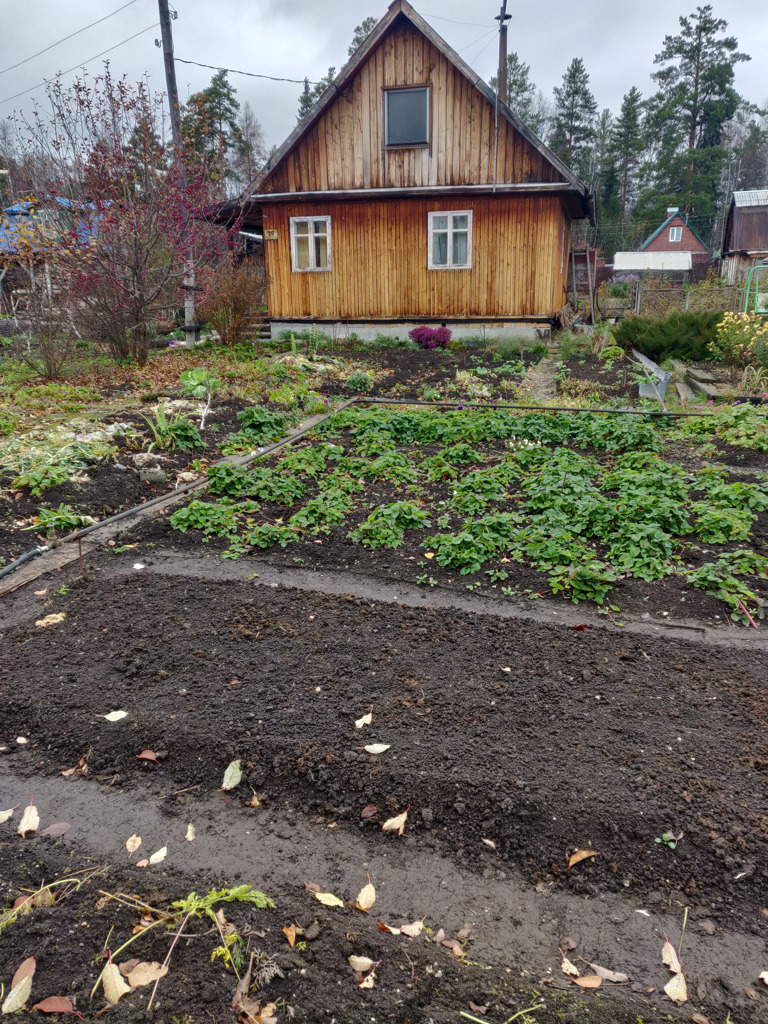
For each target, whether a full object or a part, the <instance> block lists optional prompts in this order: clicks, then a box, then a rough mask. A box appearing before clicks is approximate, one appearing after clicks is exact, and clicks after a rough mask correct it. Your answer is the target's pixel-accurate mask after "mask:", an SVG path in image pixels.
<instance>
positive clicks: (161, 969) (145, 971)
mask: <svg viewBox="0 0 768 1024" xmlns="http://www.w3.org/2000/svg"><path fill="white" fill-rule="evenodd" d="M167 973H168V964H162V965H161V964H159V963H157V962H156V961H153V962H152V963H151V964H147V963H141V964H136V966H135V967H134V968H133V970H132V971H131V972H130V973H129V974H127V975H126V976H125V980H126V981H127V982H128V984H129V985H130V986H131V988H138V987H139V986H140V985H149V984H150V983H151V982H153V981H157V979H158V978H164V977H165V976H166V974H167Z"/></svg>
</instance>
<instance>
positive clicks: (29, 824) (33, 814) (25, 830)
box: [16, 804, 40, 836]
mask: <svg viewBox="0 0 768 1024" xmlns="http://www.w3.org/2000/svg"><path fill="white" fill-rule="evenodd" d="M39 824H40V815H39V814H38V813H37V808H36V807H34V806H33V805H32V804H29V805H28V806H27V807H25V808H24V813H23V814H22V816H21V821H20V822H19V827H18V828H17V829H16V831H17V832H18V833H19V835H20V836H26V835H28V834H29V833H30V832H37V826H38V825H39Z"/></svg>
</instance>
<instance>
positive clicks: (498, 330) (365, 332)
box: [270, 320, 552, 342]
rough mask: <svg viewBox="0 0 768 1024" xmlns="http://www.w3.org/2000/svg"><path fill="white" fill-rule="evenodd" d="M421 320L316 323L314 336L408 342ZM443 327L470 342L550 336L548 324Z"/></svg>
mask: <svg viewBox="0 0 768 1024" xmlns="http://www.w3.org/2000/svg"><path fill="white" fill-rule="evenodd" d="M424 323H425V322H424V321H423V320H421V321H419V320H413V321H408V322H407V323H398V324H393V323H391V322H386V321H385V322H382V323H375V322H371V321H366V322H365V323H351V322H349V321H345V322H343V323H342V322H338V323H318V324H317V331H318V334H321V335H325V336H326V337H330V338H333V339H334V341H343V340H344V339H345V338H349V337H351V335H353V334H354V335H355V336H356V337H358V338H360V339H361V340H362V341H375V340H376V338H377V337H382V336H384V337H386V338H401V339H403V340H404V341H407V340H408V332H409V331H411V330H413V328H414V327H421V326H423V325H424ZM427 326H429V327H440V326H441V324H440V323H439V322H432V321H430V322H429V323H428V324H427ZM445 326H446V327H447V328H448V329H449V330H450V332H451V335H452V336H453V337H454V338H471V339H472V340H473V341H492V340H494V339H502V338H504V339H506V338H514V339H518V338H522V339H525V340H528V341H542V342H547V341H549V340H550V338H551V337H552V327H551V325H550V324H549V322H548V321H545V322H535V321H520V322H516V321H509V320H507V321H492V320H491V321H483V322H478V323H467V322H466V321H462V320H459V321H455V320H454V321H451V320H446V321H445ZM311 328H312V323H311V322H307V321H306V320H272V321H271V322H270V332H271V336H272V340H273V341H278V340H280V339H281V338H282V337H283V335H284V333H285V332H288V333H291V332H293V333H294V334H301V333H303V332H304V331H307V330H311Z"/></svg>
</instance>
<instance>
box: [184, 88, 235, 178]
mask: <svg viewBox="0 0 768 1024" xmlns="http://www.w3.org/2000/svg"><path fill="white" fill-rule="evenodd" d="M235 91H236V90H235V88H234V86H232V85H231V84H230V82H229V81H228V79H227V72H226V71H217V72H216V74H215V75H214V76H213V78H212V79H211V84H210V85H209V86H208V87H207V88H206V89H203V90H202V91H201V92H196V93H193V94H192V96H190V97H189V99H188V101H187V103H186V104H185V106H184V110H183V112H182V117H181V133H182V136H183V138H184V141H185V144H186V149H187V152H188V153H189V154H194V155H196V157H197V159H198V161H199V162H200V163H202V164H204V165H205V166H206V167H207V170H208V174H209V176H210V178H211V180H212V181H219V182H223V181H224V180H225V179H226V178H227V177H231V168H230V167H229V164H228V156H229V154H230V152H232V151H234V150H237V149H238V147H239V146H240V145H241V144H242V138H241V134H240V128H239V126H238V114H239V112H240V104H239V103H238V101H237V99H236V98H235Z"/></svg>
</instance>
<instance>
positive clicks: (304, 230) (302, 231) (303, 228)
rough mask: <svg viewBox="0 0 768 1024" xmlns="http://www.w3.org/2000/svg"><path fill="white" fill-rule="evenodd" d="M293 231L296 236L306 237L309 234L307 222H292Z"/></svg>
mask: <svg viewBox="0 0 768 1024" xmlns="http://www.w3.org/2000/svg"><path fill="white" fill-rule="evenodd" d="M293 230H294V232H295V233H296V234H297V235H308V234H309V221H306V220H297V221H294V224H293Z"/></svg>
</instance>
